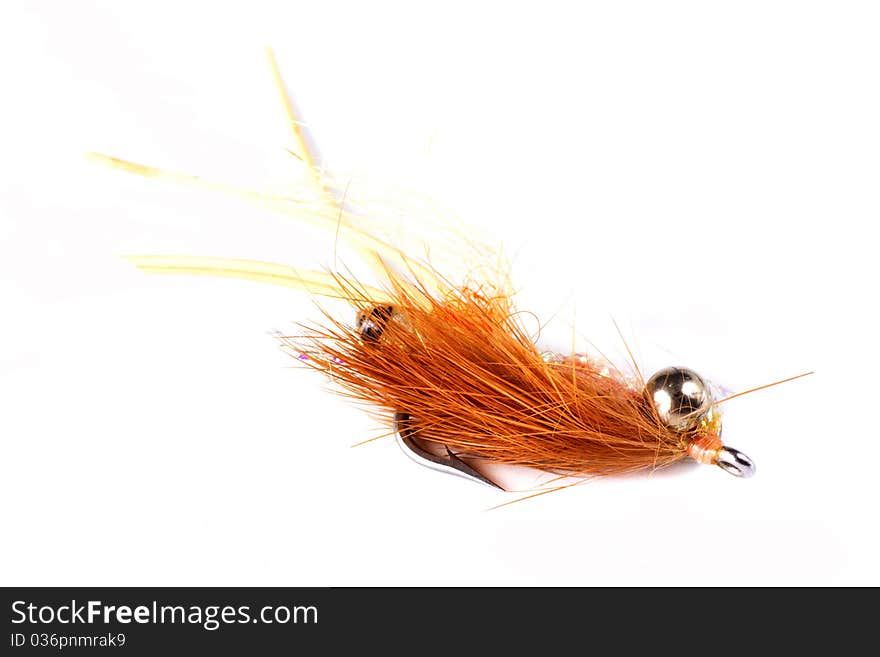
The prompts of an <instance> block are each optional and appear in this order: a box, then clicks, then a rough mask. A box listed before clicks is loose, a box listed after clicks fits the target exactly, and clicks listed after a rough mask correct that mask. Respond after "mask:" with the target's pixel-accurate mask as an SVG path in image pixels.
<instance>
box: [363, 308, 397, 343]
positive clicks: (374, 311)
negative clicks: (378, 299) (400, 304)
mask: <svg viewBox="0 0 880 657" xmlns="http://www.w3.org/2000/svg"><path fill="white" fill-rule="evenodd" d="M392 315H394V306H373V307H372V308H370V309H369V310H364V311H360V312H359V313H358V315H357V323H356V327H357V332H358V333H359V334H360V336H361V339H362V340H363V341H364V342H371V343H375V342H378V341H379V339H380V338H381V337H382V332H383V331H384V330H385V326H386V325H387V324H388V320H389V319H391V317H392Z"/></svg>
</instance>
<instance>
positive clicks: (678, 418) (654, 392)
mask: <svg viewBox="0 0 880 657" xmlns="http://www.w3.org/2000/svg"><path fill="white" fill-rule="evenodd" d="M645 393H646V394H647V396H648V398H649V399H650V400H651V403H652V404H653V405H654V408H655V409H656V410H657V415H658V416H659V417H660V419H661V420H662V421H663V423H664V424H665V425H666V426H668V427H669V428H670V429H674V430H676V431H687V430H688V429H693V428H694V427H695V426H696V425H697V424H699V422H700V420H702V419H703V417H704V416H705V415H706V413H707V412H708V411H709V408H710V407H711V406H712V393H711V392H710V390H709V386H708V385H707V384H706V382H705V381H704V380H703V379H702V378H701V377H700V375H699V374H697V373H696V372H694V371H693V370H689V369H685V368H683V367H667V368H666V369H662V370H660V371H659V372H657V373H656V374H654V376H652V377H651V378H650V379H648V382H647V383H646V384H645Z"/></svg>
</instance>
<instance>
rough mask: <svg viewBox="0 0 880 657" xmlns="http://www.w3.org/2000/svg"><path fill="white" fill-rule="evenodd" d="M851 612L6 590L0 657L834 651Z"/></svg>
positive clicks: (414, 595) (542, 593)
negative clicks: (775, 644) (801, 646)
mask: <svg viewBox="0 0 880 657" xmlns="http://www.w3.org/2000/svg"><path fill="white" fill-rule="evenodd" d="M850 599H851V598H850V596H849V594H848V593H847V594H846V595H845V596H842V595H841V592H840V591H833V590H825V591H822V590H784V589H777V590H770V589H528V588H518V589H503V588H496V589H460V588H459V589H452V588H449V589H443V588H441V589H426V588H411V589H407V588H398V589H364V588H340V589H331V588H7V589H2V603H3V617H4V619H5V623H4V626H5V630H6V632H5V635H4V636H3V637H2V643H3V644H4V648H3V650H2V654H6V655H28V654H48V653H50V652H51V653H54V654H61V655H64V654H69V653H71V652H73V653H77V654H100V655H112V654H126V655H140V654H152V655H156V654H178V653H193V652H194V651H197V653H198V654H207V653H208V651H222V652H223V654H226V653H227V652H233V653H238V654H261V655H265V654H293V653H299V654H330V653H332V654H336V651H340V650H343V649H345V650H346V651H350V650H351V649H352V648H355V649H367V648H370V650H371V653H372V652H374V651H375V649H377V648H391V647H396V649H395V650H394V652H399V651H401V650H400V649H407V648H408V649H407V652H414V653H419V652H424V651H426V650H427V649H428V648H432V647H436V648H437V649H439V650H440V651H441V652H449V653H451V654H470V653H471V652H472V651H473V650H474V649H475V648H476V646H478V645H485V646H487V647H489V648H492V649H493V651H494V649H498V648H500V647H502V646H514V647H517V648H518V649H522V648H524V647H525V646H532V647H534V649H540V648H541V647H542V646H543V647H545V648H546V649H551V648H552V649H553V650H554V652H556V651H557V650H559V649H560V647H561V645H565V646H568V647H572V646H577V645H581V646H582V647H584V648H586V647H588V646H589V648H590V650H589V652H596V651H597V650H599V649H600V648H603V649H610V651H611V653H612V654H616V653H617V652H618V650H624V649H625V650H626V651H627V652H628V651H630V650H632V649H634V648H636V647H640V646H641V647H644V648H646V649H656V648H657V647H658V646H661V645H664V644H665V645H676V646H678V647H677V648H676V649H677V650H678V649H679V648H680V647H681V646H680V645H679V644H681V642H684V643H686V644H689V645H701V644H702V645H707V644H708V645H713V644H714V645H730V646H736V645H740V646H741V647H743V646H750V645H757V643H761V645H766V643H765V642H766V641H767V640H768V639H773V638H776V639H782V640H783V642H784V644H785V645H786V646H788V647H789V648H791V647H792V646H793V645H794V644H797V643H799V642H803V641H805V640H806V641H807V642H808V643H809V645H810V646H811V647H812V648H816V647H817V646H819V645H822V641H823V639H824V640H826V641H828V643H827V644H826V645H828V646H829V647H836V648H840V647H841V646H843V645H846V644H848V643H850V642H852V641H854V640H855V638H856V634H858V633H859V631H860V630H861V631H864V630H867V629H869V628H871V627H872V626H873V624H874V623H875V622H876V621H875V620H874V615H873V613H871V611H870V610H872V609H873V607H872V606H871V605H868V606H856V605H854V604H848V602H849V601H850ZM844 627H845V628H846V629H845V630H844V629H843V628H844ZM560 642H562V643H560ZM670 642H672V643H671V644H670ZM427 651H428V652H430V653H431V654H433V653H434V650H433V649H431V650H427ZM600 652H601V651H600ZM601 654H609V653H608V652H607V650H606V651H605V652H604V653H601Z"/></svg>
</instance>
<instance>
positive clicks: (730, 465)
mask: <svg viewBox="0 0 880 657" xmlns="http://www.w3.org/2000/svg"><path fill="white" fill-rule="evenodd" d="M715 465H717V466H718V467H719V468H721V469H722V470H724V471H725V472H728V473H730V474H732V475H733V476H734V477H742V478H744V479H745V478H746V477H751V476H752V475H753V474H755V463H754V461H752V459H750V458H749V457H748V456H746V455H745V454H743V453H742V452H741V451H739V450H738V449H733V447H722V448H721V449H719V450H718V457H717V459H716V460H715Z"/></svg>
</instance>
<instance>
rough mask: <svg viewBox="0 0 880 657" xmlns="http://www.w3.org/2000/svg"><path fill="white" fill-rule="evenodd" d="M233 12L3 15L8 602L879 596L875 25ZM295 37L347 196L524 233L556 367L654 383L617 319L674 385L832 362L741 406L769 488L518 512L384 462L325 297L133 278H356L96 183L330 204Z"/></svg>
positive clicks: (729, 414) (511, 235)
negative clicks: (235, 186)
mask: <svg viewBox="0 0 880 657" xmlns="http://www.w3.org/2000/svg"><path fill="white" fill-rule="evenodd" d="M220 4H221V3H206V4H205V5H199V4H195V3H180V2H174V3H168V4H165V3H158V2H149V3H146V2H144V3H119V2H110V1H109V0H108V1H107V2H77V3H68V2H60V1H59V2H27V3H25V2H20V3H19V2H11V3H10V2H4V3H3V9H2V10H0V70H2V84H3V87H2V88H3V99H2V101H0V191H2V193H0V316H2V321H0V445H2V455H0V468H2V475H0V527H2V529H0V531H2V540H0V557H2V561H0V583H2V584H5V585H14V584H15V585H61V584H70V585H74V584H83V585H364V584H366V585H391V584H402V585H427V584H444V585H445V584H465V585H468V584H474V585H491V584H500V585H507V584H526V585H532V584H539V585H540V584H543V585H598V584H612V585H623V584H632V585H639V584H647V585H654V584H698V585H711V584H760V585H767V584H769V585H783V584H795V585H806V584H820V585H826V584H828V585H830V584H873V585H877V584H880V566H878V560H877V550H878V547H880V546H878V527H877V512H876V504H877V499H878V485H877V483H876V482H877V469H878V467H880V466H878V459H877V455H876V450H877V448H878V441H877V438H878V430H877V421H878V420H877V401H876V399H877V398H876V388H877V384H876V371H877V344H878V330H877V329H878V322H877V317H876V315H877V300H876V282H877V267H876V265H875V263H876V257H877V255H876V254H877V245H878V240H877V237H876V234H875V226H876V223H877V219H878V211H880V200H878V199H880V193H878V174H880V159H878V153H880V129H878V125H880V121H878V118H877V117H878V116H880V93H878V62H880V46H878V39H877V34H878V33H880V20H878V10H877V9H876V4H875V3H871V2H863V3H858V2H824V3H823V2H766V1H762V2H737V3H705V2H664V3H653V2H608V3H547V2H540V3H539V2H534V3H497V4H490V3H472V2H469V3H462V4H461V5H456V4H454V3H448V2H444V3H433V4H432V5H429V6H426V7H416V6H415V5H416V3H401V4H400V5H396V4H388V3H378V4H377V3H350V4H349V3H343V2H313V1H311V0H309V1H308V2H296V1H293V2H282V3H278V4H277V5H272V4H263V3H252V2H248V3H240V4H238V5H223V6H219V5H220ZM410 5H412V6H410ZM267 44H269V45H272V46H274V47H275V49H276V51H277V54H278V58H279V61H280V64H281V67H282V69H283V70H284V72H285V74H286V77H287V79H288V83H289V85H290V87H291V89H292V90H293V92H294V95H295V97H296V99H297V101H298V102H299V104H300V107H301V109H302V110H303V115H304V118H305V120H306V121H307V123H308V125H309V129H310V132H311V134H312V136H313V137H314V138H315V140H316V141H317V142H318V143H319V145H320V147H321V151H322V154H323V157H324V162H325V164H326V165H327V166H328V167H329V168H331V169H335V170H339V171H347V172H355V175H354V178H353V179H355V180H360V179H361V178H364V177H366V176H369V177H370V178H371V179H378V180H382V181H387V182H391V183H394V184H395V185H400V186H401V187H405V188H406V189H412V188H415V189H418V190H420V191H422V192H425V193H427V194H430V195H432V196H433V197H434V198H436V199H438V201H440V202H442V203H443V204H444V205H446V206H447V207H449V208H453V209H454V210H455V212H456V213H457V214H458V216H460V217H461V219H462V220H463V221H465V222H466V223H468V224H470V225H473V226H474V227H475V229H479V230H481V231H483V232H484V233H486V234H488V235H489V236H491V238H492V239H494V240H496V241H497V243H499V244H500V243H502V242H503V244H504V246H505V248H506V249H507V252H508V253H510V254H511V255H512V259H513V267H514V270H513V271H514V281H515V283H516V284H517V285H518V286H519V288H520V290H521V294H520V297H519V305H520V307H522V308H527V309H529V310H531V311H534V312H535V313H536V314H537V315H538V316H540V317H541V318H542V319H545V320H547V319H550V318H551V317H552V318H554V319H553V321H552V323H551V325H550V326H549V327H548V329H547V331H546V332H545V334H544V336H543V337H542V344H545V345H546V346H547V347H550V348H556V349H560V350H567V349H568V348H570V343H571V340H570V336H571V322H572V318H575V321H576V328H577V331H578V332H579V335H580V334H584V335H588V336H589V337H590V338H591V339H592V340H593V341H594V342H595V343H596V344H597V345H598V346H600V347H601V348H602V349H603V351H607V352H609V353H610V354H611V355H613V356H615V357H620V356H621V355H622V348H621V343H620V339H619V337H617V335H616V334H615V332H614V330H613V326H612V324H611V318H612V317H613V318H614V319H616V320H617V321H618V323H619V324H620V325H621V328H622V330H623V332H624V334H625V335H626V336H627V339H628V340H631V341H632V342H633V344H634V345H636V347H637V351H638V355H639V358H640V362H641V363H642V365H643V366H644V368H645V369H646V370H653V369H656V368H657V367H660V366H663V365H666V364H670V363H680V364H686V365H688V366H690V367H692V368H694V369H696V370H698V371H700V372H702V373H704V374H706V375H708V376H710V377H711V378H713V379H714V380H716V381H717V382H718V383H720V384H721V385H723V386H725V387H727V388H730V389H733V390H742V389H745V388H749V387H751V386H755V385H760V384H763V383H767V382H770V381H773V380H775V379H779V378H784V377H786V376H790V375H793V374H797V373H799V372H802V371H806V370H816V374H815V375H814V376H812V377H808V378H806V379H803V380H800V381H797V382H794V383H790V384H786V385H783V386H780V387H778V388H773V389H771V390H767V391H764V392H759V393H755V394H754V395H748V396H746V397H743V398H741V399H737V400H736V401H733V402H731V403H730V404H729V405H727V408H726V414H725V438H726V440H727V442H728V443H729V444H731V445H733V446H735V447H738V448H740V449H742V450H743V451H745V452H746V453H748V454H749V455H750V456H751V457H752V458H753V459H754V460H755V461H756V463H757V466H758V474H757V475H756V476H755V477H754V478H753V479H750V480H737V479H734V478H733V477H730V476H728V475H726V474H724V473H723V472H721V471H720V470H719V469H717V468H713V467H707V466H704V467H692V468H678V469H675V470H674V471H672V472H668V473H663V474H659V473H658V474H655V475H653V476H651V475H646V476H639V477H627V478H618V479H608V480H603V481H598V482H594V483H591V484H589V485H586V486H581V487H576V488H573V489H569V490H566V491H563V492H558V493H554V494H551V495H545V496H543V497H541V498H538V499H534V500H530V501H526V502H522V503H518V504H513V505H511V506H508V507H505V508H502V509H498V510H494V511H486V509H487V508H489V507H491V506H493V505H496V504H500V503H502V502H505V501H508V500H510V499H514V498H515V496H512V495H505V494H501V493H496V492H494V491H492V490H490V489H488V488H483V487H479V486H476V485H474V484H472V483H470V482H467V481H464V480H460V479H457V478H452V477H446V476H443V475H440V474H436V473H432V472H429V471H427V470H424V469H422V468H419V467H417V466H415V465H414V464H412V463H411V462H409V461H408V460H407V459H406V457H405V456H404V455H403V454H401V453H400V451H399V450H398V449H397V447H396V446H395V445H394V443H393V442H392V441H391V440H380V441H376V442H373V443H370V444H369V445H366V446H363V447H359V448H357V449H352V448H351V447H350V446H351V445H352V444H353V443H355V442H358V441H360V440H363V439H365V438H369V437H371V436H374V435H376V434H377V433H379V432H380V431H381V426H380V425H379V424H377V423H376V422H375V421H374V420H372V419H370V418H369V417H368V416H367V415H366V414H365V413H363V412H362V411H361V410H359V409H357V408H353V407H351V406H350V405H349V404H348V403H346V402H345V401H344V400H342V399H340V398H338V397H336V396H335V395H334V394H333V393H332V392H331V391H330V390H329V389H328V386H327V385H326V381H325V380H323V379H322V378H321V377H320V376H316V375H315V374H313V373H310V372H306V371H302V370H299V369H295V368H293V369H292V368H291V367H290V366H291V365H292V364H293V363H292V362H291V360H290V358H289V357H288V356H286V355H285V354H283V353H282V352H281V351H280V350H279V349H278V346H277V344H276V343H275V341H274V340H273V339H272V337H271V336H270V334H269V333H270V332H271V331H273V330H282V331H283V330H291V327H293V325H294V323H295V322H298V321H306V320H310V319H316V318H317V315H316V311H315V309H314V307H313V305H312V302H311V301H310V300H309V299H307V298H306V297H305V295H303V294H301V293H298V292H296V291H294V290H288V289H284V288H273V287H268V286H260V285H256V284H253V283H247V282H240V281H233V280H226V279H216V280H215V279H193V278H183V277H181V278H174V277H151V276H147V275H145V274H143V273H141V272H139V271H137V270H135V269H134V268H132V267H131V266H130V265H129V264H128V263H127V262H125V261H124V260H122V259H121V258H120V257H119V256H120V254H126V253H188V254H202V255H222V256H229V257H236V256H237V257H250V258H258V259H264V260H273V261H278V262H283V263H288V264H295V265H300V266H308V267H315V266H321V265H327V264H330V263H332V258H333V240H332V236H330V235H326V236H323V235H318V234H316V233H315V232H314V231H308V230H305V229H303V227H302V226H300V225H298V224H297V223H296V222H295V221H291V220H290V219H289V218H285V217H281V216H278V215H274V214H271V213H269V212H267V211H265V210H263V209H260V208H258V207H255V206H253V205H250V204H248V203H246V202H243V201H238V200H230V199H229V198H227V197H224V196H222V195H219V194H211V193H205V192H195V191H191V190H182V189H179V188H175V187H174V186H171V185H165V184H162V183H159V182H156V181H147V180H141V179H138V178H135V177H133V176H126V175H124V174H122V173H118V172H115V171H111V170H108V169H104V168H101V167H98V166H95V165H93V164H90V163H88V162H86V160H85V158H84V157H83V154H84V153H85V152H86V151H92V150H95V151H101V152H108V153H112V154H114V155H119V156H121V157H126V158H129V159H133V160H137V161H142V162H146V163H150V164H154V165H157V166H162V167H166V168H169V169H173V170H180V171H185V172H190V173H198V174H201V175H203V176H206V177H209V178H216V179H220V180H228V181H236V182H239V183H241V184H243V185H245V186H252V187H257V188H265V187H272V188H277V186H278V185H280V184H282V183H285V182H287V181H293V180H294V179H295V178H296V177H297V176H298V175H299V172H298V169H297V167H296V166H295V162H294V161H293V160H292V158H290V157H289V156H288V155H287V154H286V153H285V151H284V147H285V146H287V145H288V144H289V142H288V139H287V133H286V131H285V127H284V123H283V120H282V115H281V113H280V111H279V108H278V105H277V102H276V97H275V95H274V90H273V88H272V85H271V81H270V78H269V76H268V73H267V69H266V65H265V60H264V56H263V51H262V48H263V46H264V45H267ZM357 172H360V173H361V174H363V175H362V176H361V177H358V175H357ZM411 230H412V231H413V233H418V231H419V224H418V220H417V219H414V220H413V225H412V228H411ZM341 312H347V311H345V310H342V311H341ZM581 342H582V339H581V338H578V344H579V345H580V344H581Z"/></svg>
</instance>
